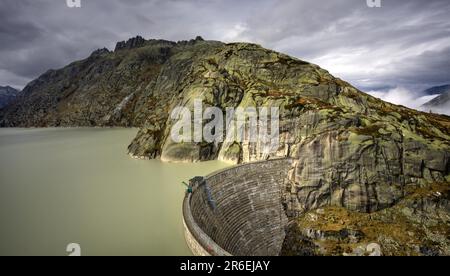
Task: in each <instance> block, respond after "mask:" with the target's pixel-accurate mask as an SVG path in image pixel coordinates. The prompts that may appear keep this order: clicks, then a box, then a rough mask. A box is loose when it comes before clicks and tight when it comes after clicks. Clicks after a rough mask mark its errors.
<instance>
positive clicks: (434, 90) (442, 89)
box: [422, 84, 450, 95]
mask: <svg viewBox="0 0 450 276" xmlns="http://www.w3.org/2000/svg"><path fill="white" fill-rule="evenodd" d="M447 92H450V84H447V85H442V86H435V87H431V88H428V89H427V90H425V91H424V92H423V93H422V94H423V95H441V94H444V93H447Z"/></svg>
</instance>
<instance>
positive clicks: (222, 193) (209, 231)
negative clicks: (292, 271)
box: [183, 159, 292, 256]
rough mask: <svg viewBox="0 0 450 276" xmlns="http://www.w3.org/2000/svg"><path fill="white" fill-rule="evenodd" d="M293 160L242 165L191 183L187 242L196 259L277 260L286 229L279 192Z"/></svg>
mask: <svg viewBox="0 0 450 276" xmlns="http://www.w3.org/2000/svg"><path fill="white" fill-rule="evenodd" d="M291 164H292V160H290V159H275V160H269V161H263V162H256V163H249V164H243V165H239V166H236V167H232V168H229V169H225V170H222V171H218V172H215V173H213V174H211V175H209V176H207V177H205V178H195V179H193V180H191V185H192V192H191V193H187V194H186V197H185V199H184V202H183V221H184V230H185V237H186V242H187V244H188V246H189V248H190V249H191V251H192V253H193V254H194V255H197V256H233V255H234V256H277V255H279V254H280V251H281V249H282V246H283V242H284V239H285V235H286V234H285V227H286V225H287V223H288V218H287V216H286V213H285V210H284V208H283V204H282V202H283V199H282V197H283V190H284V189H285V187H286V185H285V184H286V181H287V175H288V171H289V169H290V168H291Z"/></svg>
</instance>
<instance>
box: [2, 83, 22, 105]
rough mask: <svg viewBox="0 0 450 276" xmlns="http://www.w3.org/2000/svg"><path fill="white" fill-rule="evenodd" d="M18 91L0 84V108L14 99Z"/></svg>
mask: <svg viewBox="0 0 450 276" xmlns="http://www.w3.org/2000/svg"><path fill="white" fill-rule="evenodd" d="M18 93H19V91H18V90H16V89H14V88H12V87H10V86H0V109H2V108H4V107H5V106H7V105H8V104H10V103H11V102H12V101H14V100H15V99H16V97H17V95H18Z"/></svg>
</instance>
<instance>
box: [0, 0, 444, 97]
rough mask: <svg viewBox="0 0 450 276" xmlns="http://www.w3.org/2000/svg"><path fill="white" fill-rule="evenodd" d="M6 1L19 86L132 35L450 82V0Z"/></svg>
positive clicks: (367, 83)
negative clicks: (254, 47) (374, 3)
mask: <svg viewBox="0 0 450 276" xmlns="http://www.w3.org/2000/svg"><path fill="white" fill-rule="evenodd" d="M81 2H82V8H79V9H75V8H74V9H70V8H68V7H67V6H66V0H3V1H2V4H1V5H0V40H1V44H0V85H7V84H8V85H14V86H16V87H22V86H23V85H25V84H26V82H27V81H29V80H31V79H33V78H35V77H37V76H38V75H40V74H41V73H43V72H45V71H46V70H48V69H50V68H59V67H62V66H64V65H66V64H68V63H69V62H71V61H73V60H76V59H81V58H84V57H86V56H88V55H89V54H90V52H92V51H93V50H95V49H97V48H101V47H105V46H106V47H108V48H110V49H111V48H114V45H115V43H116V42H117V41H120V40H125V39H127V38H129V37H132V36H135V35H142V36H144V37H147V38H164V39H170V40H182V39H189V38H193V37H195V36H197V35H202V36H204V37H205V38H207V39H214V40H222V41H226V42H231V41H249V42H255V43H259V44H262V45H263V46H265V47H268V48H273V49H276V50H278V51H282V52H287V53H289V54H291V55H293V56H296V57H299V58H302V59H305V60H308V61H311V62H313V63H317V64H319V65H320V66H322V67H324V68H325V69H327V70H329V71H330V72H331V73H333V74H335V75H337V76H339V77H341V78H343V79H346V80H349V81H350V82H352V83H353V84H355V85H357V86H359V87H361V88H363V89H366V90H371V89H373V88H375V87H396V86H402V87H403V86H404V87H422V86H428V85H437V84H441V83H446V82H450V76H449V72H450V65H449V63H450V62H449V60H450V58H449V57H450V55H449V54H450V50H449V49H450V21H449V20H448V15H449V14H450V2H449V1H448V0H432V1H423V0H382V8H368V7H367V5H366V0H321V1H318V0H247V1H238V0H81Z"/></svg>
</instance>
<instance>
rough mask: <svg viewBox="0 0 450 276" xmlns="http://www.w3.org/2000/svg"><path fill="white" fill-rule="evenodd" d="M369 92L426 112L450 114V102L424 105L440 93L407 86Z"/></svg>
mask: <svg viewBox="0 0 450 276" xmlns="http://www.w3.org/2000/svg"><path fill="white" fill-rule="evenodd" d="M367 93H368V94H370V95H372V96H374V97H376V98H379V99H381V100H383V101H386V102H390V103H393V104H397V105H403V106H406V107H409V108H413V109H416V110H420V111H425V112H430V111H431V112H433V113H440V114H446V115H450V102H449V103H446V104H444V105H441V106H439V107H432V108H431V109H430V107H424V106H423V105H424V104H426V103H428V102H429V101H431V100H433V99H434V98H436V97H438V96H439V95H438V94H436V95H425V94H424V92H417V91H412V90H411V89H408V88H405V87H395V88H392V89H387V90H379V91H368V92H367Z"/></svg>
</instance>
